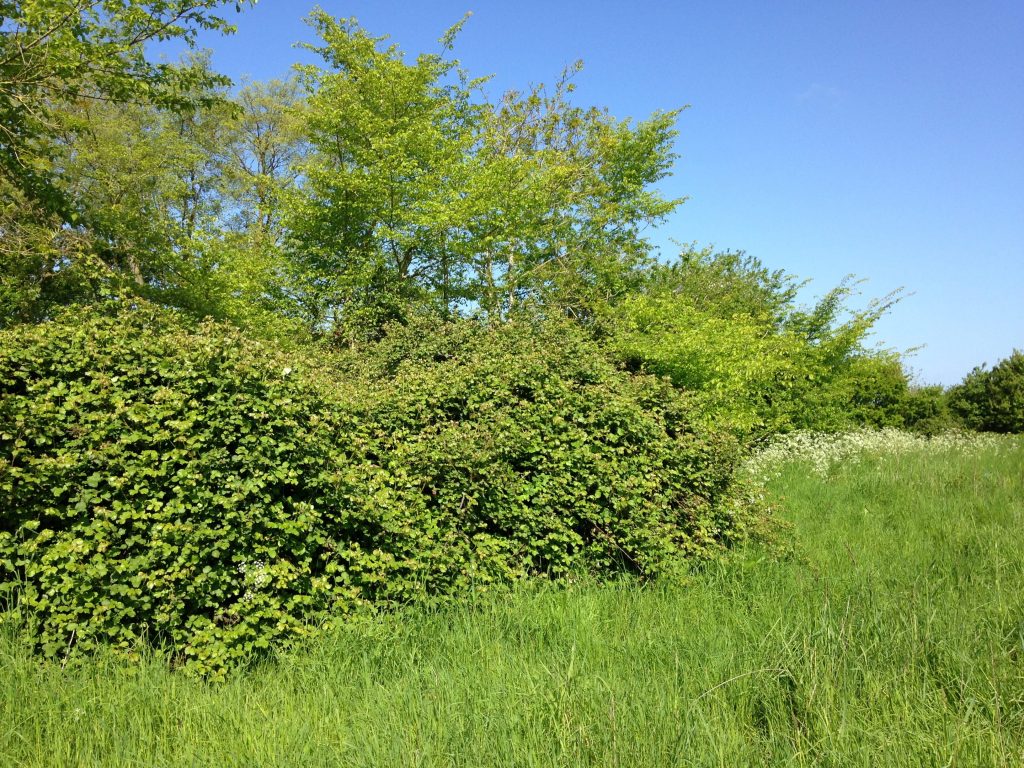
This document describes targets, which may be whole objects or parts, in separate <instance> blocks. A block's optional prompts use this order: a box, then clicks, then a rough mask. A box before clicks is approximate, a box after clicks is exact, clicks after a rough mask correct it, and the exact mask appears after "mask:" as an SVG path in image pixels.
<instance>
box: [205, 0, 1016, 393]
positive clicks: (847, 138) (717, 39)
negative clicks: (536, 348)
mask: <svg viewBox="0 0 1024 768" xmlns="http://www.w3.org/2000/svg"><path fill="white" fill-rule="evenodd" d="M311 7H312V4H310V5H307V4H306V3H305V2H302V1H301V0H300V1H299V2H296V1H295V0H260V2H259V4H258V5H257V6H256V7H255V8H253V9H250V10H246V11H245V12H243V13H242V14H241V15H238V16H235V15H234V13H233V12H232V13H231V15H232V17H233V18H235V19H236V20H237V24H238V33H237V34H236V35H235V36H233V37H230V38H219V37H204V38H202V40H201V45H203V46H206V47H209V48H211V49H213V51H214V59H213V60H214V64H215V66H216V67H217V68H218V69H219V70H220V71H222V72H224V73H226V74H228V75H229V76H231V77H233V78H235V79H236V80H237V79H240V78H242V77H243V76H250V77H252V78H254V79H266V78H270V77H278V76H282V75H284V74H286V73H287V71H288V69H289V67H290V66H291V64H293V63H294V62H295V61H297V60H299V59H300V58H305V59H307V60H308V58H309V54H307V53H305V52H303V51H299V50H296V49H294V48H293V47H292V44H293V43H295V42H296V41H300V40H306V41H309V40H311V34H310V31H309V29H308V28H307V27H306V26H305V25H304V24H303V22H302V17H303V16H304V15H305V14H306V12H307V11H308V10H309V9H310V8H311ZM321 7H323V8H324V9H325V10H327V11H328V12H330V13H332V14H335V15H338V16H355V17H357V18H358V19H359V21H360V22H361V24H362V25H363V26H364V27H365V28H366V29H367V30H369V31H370V32H372V33H374V34H389V35H391V37H392V39H393V40H394V41H395V42H397V43H399V45H400V46H401V47H402V48H403V49H404V50H405V51H406V52H407V53H410V54H415V53H419V52H421V51H424V50H429V51H436V50H437V49H438V48H437V45H436V40H437V38H438V37H439V36H440V35H441V33H442V32H443V31H444V30H445V29H446V28H447V27H448V26H450V25H451V24H453V23H454V22H456V21H458V20H459V19H460V18H461V17H462V15H463V14H464V13H465V12H466V11H472V12H473V14H474V15H473V17H472V18H471V19H470V21H469V22H468V23H467V25H466V27H465V29H464V31H463V33H462V35H461V36H460V38H459V41H458V44H457V46H456V55H457V57H458V58H459V59H460V60H461V61H462V63H463V64H464V65H465V66H466V67H467V68H468V69H469V71H470V72H471V73H472V74H474V75H483V74H493V75H494V76H495V77H494V80H493V81H492V83H491V85H490V89H491V90H492V91H493V92H494V93H495V94H497V93H499V92H500V91H502V90H505V89H507V88H522V87H524V86H526V85H528V84H530V83H537V82H550V81H551V80H553V79H554V78H555V77H556V76H557V75H558V74H559V72H560V71H561V69H562V68H563V66H565V65H566V64H569V63H571V62H572V61H574V60H576V59H583V61H584V62H585V64H586V68H585V69H584V71H583V73H582V75H580V76H579V77H578V79H577V83H578V90H577V95H578V97H579V101H580V102H581V103H586V104H597V105H601V106H607V107H608V108H609V109H610V110H611V112H612V113H613V114H614V115H616V116H618V117H627V116H632V117H644V116H646V115H648V114H649V113H650V112H652V111H654V110H657V109H672V108H675V107H678V106H681V105H684V104H688V105H690V108H689V109H688V110H686V111H685V112H684V113H683V114H682V116H681V117H680V120H679V131H680V136H679V139H678V143H677V151H678V153H679V155H680V159H679V161H678V162H677V166H676V169H675V173H674V175H673V177H672V178H671V179H670V180H668V181H667V182H665V183H664V185H663V186H664V190H665V192H666V193H667V194H668V195H671V196H683V195H685V196H687V197H689V200H688V202H687V203H686V204H685V205H683V206H682V208H681V209H680V210H679V212H678V213H677V214H676V215H675V216H674V217H673V218H672V220H671V221H670V222H668V223H667V224H665V225H664V226H663V227H661V228H660V229H659V230H658V232H657V233H656V234H655V236H654V238H653V239H654V241H655V242H657V243H659V244H664V245H665V246H666V248H665V250H666V251H667V252H669V253H670V252H671V251H672V250H673V249H672V246H671V245H670V242H671V241H672V240H677V241H682V242H693V241H696V242H697V243H698V244H702V245H703V244H714V245H715V246H717V247H718V248H720V249H733V250H745V251H747V252H748V253H750V254H752V255H754V256H757V257H758V258H760V259H761V260H762V261H764V262H765V263H766V264H768V265H769V266H771V267H774V268H783V269H786V270H787V271H789V272H792V273H795V274H797V275H799V276H801V277H805V278H811V279H812V281H813V282H812V284H811V291H812V293H808V295H807V298H808V299H810V298H811V297H812V296H813V295H814V294H816V293H821V292H824V291H825V290H827V289H828V288H830V287H832V286H833V285H834V284H836V283H837V282H838V281H839V280H840V279H841V278H842V277H843V276H844V275H846V274H848V273H854V274H856V275H858V276H859V277H864V278H867V279H868V281H867V283H866V284H865V285H864V286H863V291H864V297H865V298H868V297H870V296H881V295H884V294H885V293H887V292H889V291H890V290H892V289H895V288H899V287H904V288H906V290H907V291H910V292H912V293H913V295H912V296H910V297H908V298H906V299H904V300H903V302H901V303H900V304H899V305H897V306H896V307H895V309H894V310H893V311H892V312H891V314H890V316H889V317H887V318H886V319H884V320H883V321H882V322H881V323H880V325H879V326H878V331H877V334H876V339H877V340H878V341H879V342H882V343H884V344H885V345H886V346H891V347H895V348H897V349H899V350H905V349H907V348H909V347H915V346H918V345H925V346H924V348H923V349H922V350H920V351H919V352H918V353H917V354H916V355H915V356H913V357H912V358H910V365H911V367H912V368H913V369H914V370H915V371H916V372H917V373H918V378H919V380H920V381H922V382H925V383H944V384H951V383H955V382H956V381H958V380H959V379H960V378H962V376H963V375H964V374H965V373H967V372H968V371H969V370H970V369H971V368H972V367H973V366H975V365H977V364H979V363H982V362H986V361H987V362H988V363H989V364H991V363H994V362H995V361H996V360H998V359H1000V358H1002V357H1005V356H1007V355H1008V354H1009V353H1010V352H1011V350H1012V349H1013V348H1014V347H1017V348H1024V3H1022V2H1020V0H1005V1H1001V2H991V1H988V0H981V1H980V2H971V3H966V2H949V1H943V0H936V1H933V2H926V1H925V0H922V1H921V2H908V1H907V0H889V1H888V2H874V1H873V0H867V1H864V2H857V3H853V2H841V1H840V0H835V1H833V2H822V1H821V0H805V1H803V2H795V1H790V0H776V1H775V2H770V3H769V2H757V1H755V0H748V1H747V2H733V3H720V2H711V1H710V0H707V1H705V0H695V1H694V2H667V1H665V2H631V3H627V2H605V1H602V0H589V1H587V2H582V1H578V0H572V1H571V2H558V1H557V0H549V1H548V2H540V1H538V0H520V1H519V2H508V1H507V0H502V1H500V2H499V1H498V0H456V1H455V2H452V1H451V0H435V1H434V2H412V1H411V0H407V1H406V2H389V1H388V0H372V1H365V2H364V1H362V0H359V1H355V0H346V1H343V2H336V1H335V0H325V1H324V2H322V3H321Z"/></svg>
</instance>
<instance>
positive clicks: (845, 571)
mask: <svg viewBox="0 0 1024 768" xmlns="http://www.w3.org/2000/svg"><path fill="white" fill-rule="evenodd" d="M771 490H772V493H773V494H774V495H776V496H777V497H778V498H779V499H780V515H781V516H782V517H784V518H785V519H787V520H789V521H790V522H791V523H792V524H793V526H794V531H795V536H796V539H797V542H798V545H797V553H796V554H795V555H794V556H791V557H783V558H781V559H780V558H778V557H772V556H769V554H768V553H767V551H766V550H765V549H764V548H761V547H749V548H747V549H746V550H745V551H744V552H743V553H742V555H741V556H737V557H735V558H733V559H732V560H731V561H730V562H728V563H726V564H724V565H716V566H714V567H713V568H710V569H708V570H707V571H705V572H703V573H700V574H696V575H695V576H694V577H693V579H692V581H691V583H689V584H687V585H685V586H682V587H680V586H674V587H673V586H669V585H654V586H650V585H648V586H639V585H635V584H634V585H619V586H613V587H608V586H605V587H595V586H576V587H572V588H570V589H556V588H545V589H534V590H529V591H527V590H523V591H519V592H516V593H513V594H511V595H506V596H503V597H500V598H497V599H494V600H489V601H482V602H477V603H475V604H473V605H465V604H463V605H458V606H452V607H448V608H444V609H435V610H427V609H410V610H407V611H404V612H401V613H399V614H396V615H393V616H389V617H385V618H382V619H380V620H378V621H375V622H373V623H367V624H364V625H360V626H356V627H349V628H348V629H345V630H340V631H338V632H337V633H335V634H334V635H332V636H331V637H329V638H327V639H325V640H323V641H321V642H320V643H319V644H318V645H317V646H315V647H312V648H308V649H305V650H303V651H302V652H301V653H298V652H296V653H294V654H292V655H290V656H288V657H286V658H285V659H284V660H283V661H281V662H280V663H278V664H276V665H267V666H265V667H262V668H258V669H250V670H248V671H245V672H241V673H239V674H237V675H236V676H235V677H234V678H233V679H231V680H230V681H229V682H228V683H226V684H223V685H205V684H203V683H201V682H198V681H196V680H194V679H190V678H187V677H185V676H183V675H178V674H174V673H171V672H168V671H167V670H166V668H165V667H164V666H162V665H161V664H160V663H158V662H156V661H154V662H151V663H148V664H144V665H141V666H128V665H125V664H121V663H118V662H116V661H112V660H96V661H94V662H91V663H89V664H87V665H82V666H79V667H76V668H69V669H66V670H60V669H59V668H57V667H54V666H45V665H41V664H40V663H38V662H36V661H34V660H33V659H32V658H31V657H30V656H28V655H27V654H26V653H25V651H24V650H23V648H22V646H21V645H20V643H19V641H18V640H17V638H16V637H14V636H12V634H11V631H10V630H8V631H7V634H6V635H4V636H3V637H0V764H2V765H5V766H6V765H25V766H77V765H110V766H136V765H137V766H293V765H294V766H334V765H339V766H349V765H351V766H392V765H395V766H398V765H401V766H406V765H408V766H414V765H416V766H448V765H451V766H473V767H475V766H545V768H547V767H550V766H583V765H594V766H672V765H680V766H741V765H823V766H871V768H878V767H879V766H890V765H891V766H896V765H900V766H902V765H906V766H947V765H948V766H1004V765H1005V766H1016V765H1024V452H1022V451H1021V450H1019V449H1018V450H1016V451H1007V450H1004V451H997V450H985V451H981V452H978V453H973V454H972V453H965V454H959V453H956V452H949V451H946V452H932V453H931V454H929V453H927V452H917V453H910V454H907V455H903V456H900V457H889V458H871V459H868V460H865V461H863V462H860V463H850V464H846V465H844V466H842V467H840V468H839V469H838V470H837V471H836V472H835V473H834V474H833V476H832V477H831V478H830V479H829V480H827V481H823V480H821V479H819V478H817V477H815V476H813V475H811V474H809V473H808V472H807V471H806V470H803V469H801V468H799V467H790V468H789V469H788V470H787V471H786V472H784V473H783V474H782V476H781V477H779V478H778V479H777V480H775V481H773V483H772V486H771Z"/></svg>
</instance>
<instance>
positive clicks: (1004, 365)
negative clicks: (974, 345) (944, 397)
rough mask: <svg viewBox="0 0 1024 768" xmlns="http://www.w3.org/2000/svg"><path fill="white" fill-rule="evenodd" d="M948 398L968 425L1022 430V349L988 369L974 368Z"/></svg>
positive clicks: (992, 428)
mask: <svg viewBox="0 0 1024 768" xmlns="http://www.w3.org/2000/svg"><path fill="white" fill-rule="evenodd" d="M949 400H950V407H951V408H952V410H953V411H954V412H955V413H956V414H957V415H958V416H959V417H960V418H961V419H963V421H964V424H966V425H967V426H968V427H970V428H971V429H977V430H981V431H985V432H1004V433H1006V432H1010V433H1019V432H1024V352H1020V351H1019V350H1014V351H1013V353H1012V354H1011V355H1010V356H1009V357H1007V358H1006V359H1004V360H1000V361H999V362H998V363H997V364H996V365H995V366H994V367H993V368H992V369H991V370H989V369H987V368H986V367H985V366H984V365H982V366H979V367H977V368H975V369H974V370H973V371H971V372H970V373H969V374H967V376H966V377H964V380H963V381H962V382H961V383H960V384H958V385H957V386H956V387H953V389H952V390H950V393H949Z"/></svg>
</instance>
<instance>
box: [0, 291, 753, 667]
mask: <svg viewBox="0 0 1024 768" xmlns="http://www.w3.org/2000/svg"><path fill="white" fill-rule="evenodd" d="M0 394H2V399H0V403H2V404H0V507H2V508H3V509H4V510H5V515H4V517H3V520H2V522H0V582H2V583H3V584H4V586H5V588H6V589H8V590H10V589H13V594H14V605H15V606H16V608H17V610H18V611H19V612H20V613H21V614H22V616H23V618H24V619H26V620H29V621H30V622H32V623H34V624H35V626H36V628H37V632H36V637H37V638H38V642H39V646H40V648H41V649H42V651H43V652H44V653H45V654H46V655H49V656H51V657H62V656H64V655H65V654H67V653H69V652H71V653H78V652H81V651H88V650H90V649H93V648H94V647H96V646H97V645H99V644H109V645H112V646H114V647H116V648H118V649H120V651H121V652H123V653H126V654H129V655H131V654H134V653H136V652H137V651H138V650H139V649H140V648H141V647H142V646H143V645H144V644H153V645H156V646H158V647H163V648H166V649H168V650H169V651H170V652H171V653H172V654H173V656H174V658H175V659H176V660H177V661H178V662H179V663H183V664H185V665H186V666H188V667H190V668H191V669H193V670H195V671H197V672H200V673H206V674H220V673H222V672H223V670H224V669H225V668H227V667H228V666H230V665H231V664H233V663H235V662H237V661H238V660H240V659H242V658H245V657H247V656H250V655H252V654H255V653H259V652H261V650H262V649H263V648H267V647H269V646H274V645H277V644H280V643H283V642H288V641H290V640H293V639H295V638H298V637H301V636H303V635H304V634H306V633H308V632H309V631H311V629H312V628H313V627H314V626H315V625H316V624H318V623H321V622H324V621H327V620H329V619H330V618H331V617H338V616H344V615H345V614H346V613H347V612H350V611H353V610H356V609H358V608H360V607H361V606H366V605H369V604H389V603H395V602H403V601H408V600H413V599H423V598H426V597H429V596H431V595H443V594H451V593H456V592H465V591H467V590H471V589H475V588H481V587H485V586H487V585H489V584H493V583H505V582H508V581H510V580H514V579H518V578H522V577H526V576H531V575H534V576H536V575H542V576H548V577H561V576H565V575H567V574H571V573H573V572H575V571H580V570H585V571H589V572H592V573H595V574H598V575H608V574H610V573H613V572H615V571H619V570H622V569H627V570H631V571H635V572H637V573H640V574H643V575H647V576H653V575H663V574H673V573H678V572H679V570H680V569H681V568H684V567H685V560H686V558H692V557H701V556H709V555H712V554H713V553H714V552H716V551H718V550H719V549H720V548H721V547H722V546H724V545H728V544H730V543H732V542H734V541H736V540H737V539H738V538H740V537H741V536H742V535H743V530H744V526H745V514H746V512H745V511H744V509H743V508H742V507H741V506H740V505H739V504H738V503H737V502H736V501H735V500H734V499H735V498H736V497H735V496H734V495H733V488H732V483H731V477H732V471H733V467H734V466H735V464H736V458H737V446H736V444H735V442H734V441H733V440H732V439H731V438H730V437H728V436H724V435H721V434H715V433H712V432H709V431H707V430H706V429H705V428H698V427H696V426H695V425H694V424H693V423H692V418H691V417H692V410H691V408H690V406H689V401H688V400H687V399H686V397H685V396H683V395H681V394H680V393H678V392H677V391H676V390H674V389H673V388H672V387H671V386H670V385H668V384H667V383H664V382H662V381H660V380H656V379H654V378H651V377H646V376H631V375H629V374H626V373H622V372H620V371H617V370H616V369H615V368H614V367H613V366H612V365H611V364H610V363H608V362H606V361H605V360H604V359H603V358H602V357H601V355H600V354H598V350H597V348H596V347H595V346H594V345H593V344H592V343H590V342H587V341H585V340H584V339H583V338H581V336H580V334H579V333H578V332H574V331H573V330H572V329H571V328H570V327H568V326H564V325H544V324H540V325H538V324H518V323H510V324H507V325H503V326H502V327H500V328H498V329H488V328H485V327H483V326H481V325H478V324H475V323H472V322H468V321H462V322H459V323H450V324H440V325H439V324H429V328H428V327H426V326H425V325H424V324H423V323H419V324H413V325H412V326H410V327H408V328H400V329H394V330H393V331H392V333H390V334H389V335H388V336H387V337H386V339H385V340H384V341H383V342H382V343H380V344H379V345H377V346H375V347H372V348H367V349H362V350H357V351H355V352H352V353H347V354H342V355H340V356H335V357H332V358H329V359H327V360H325V359H323V358H322V357H321V359H320V360H314V359H313V358H311V357H308V356H303V355H300V354H297V353H288V354H285V353H282V352H279V351H275V350H274V349H273V348H271V347H268V346H267V345H265V344H260V343H257V342H253V341H250V340H246V339H245V338H244V337H243V336H242V335H240V334H239V333H238V332H236V331H233V330H230V329H227V328H225V327H223V326H220V325H216V324H212V323H206V324H200V325H193V326H191V327H183V326H182V325H181V323H180V321H179V320H178V318H176V317H174V316H172V315H170V314H169V313H167V312H163V311H155V310H137V311H133V312H122V313H119V314H114V315H105V314H100V313H95V312H75V313H70V314H67V315H65V316H63V317H61V318H59V319H58V320H56V321H53V322H48V323H45V324H41V325H36V326H19V327H16V328H14V329H11V330H7V331H3V332H2V334H0Z"/></svg>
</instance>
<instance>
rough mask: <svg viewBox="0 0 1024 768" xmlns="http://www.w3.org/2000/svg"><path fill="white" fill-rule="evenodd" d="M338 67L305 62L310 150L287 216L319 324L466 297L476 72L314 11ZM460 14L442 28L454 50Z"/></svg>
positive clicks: (329, 57)
mask: <svg viewBox="0 0 1024 768" xmlns="http://www.w3.org/2000/svg"><path fill="white" fill-rule="evenodd" d="M310 23H311V25H312V26H313V27H314V28H315V29H316V30H317V32H318V33H319V35H320V36H321V38H322V39H323V41H324V45H322V46H319V47H316V46H310V48H311V49H312V50H314V51H316V52H317V53H319V54H320V55H321V56H322V57H323V58H324V60H325V62H326V63H327V64H328V66H329V68H327V69H325V68H321V67H318V66H313V65H308V66H302V67H299V72H300V78H301V82H302V84H303V86H304V88H305V89H306V92H307V100H308V109H307V110H306V111H305V115H306V125H305V127H306V131H307V135H308V141H309V153H308V155H307V156H306V157H305V158H303V160H302V162H301V164H300V170H301V175H302V178H303V185H302V188H301V190H300V191H299V193H298V194H296V195H293V196H292V198H291V202H290V206H289V210H288V215H287V222H288V227H289V230H290V237H291V241H292V244H293V247H292V253H293V254H294V257H295V259H296V261H297V262H298V263H299V264H300V265H301V267H302V268H303V270H304V271H305V273H306V274H307V276H308V279H309V290H310V292H311V294H312V295H313V296H314V299H315V304H316V305H317V309H316V313H315V316H314V318H313V320H314V323H316V324H318V325H324V324H329V325H333V326H335V327H337V326H339V324H341V323H342V322H345V323H347V324H349V325H350V326H351V325H353V324H355V325H361V324H365V325H368V326H376V325H379V324H380V323H381V322H383V321H385V320H387V319H393V318H395V317H400V316H401V315H402V314H403V309H402V307H403V305H404V304H406V303H407V302H409V301H412V300H416V299H424V298H428V297H429V298H433V299H435V300H436V302H437V303H438V304H439V306H440V308H441V309H442V310H444V311H447V310H448V309H449V308H450V307H451V306H452V304H453V302H454V301H456V300H457V299H459V298H460V297H461V284H462V277H461V273H462V265H461V264H459V263H456V262H455V261H454V259H453V254H454V249H453V248H452V247H451V242H450V241H451V239H452V238H453V237H455V236H457V232H458V230H459V229H460V227H459V221H460V218H461V215H460V210H461V208H462V205H463V202H462V189H463V186H464V182H465V175H466V171H467V160H468V158H469V156H470V152H471V149H472V145H473V143H474V141H475V136H476V133H477V124H478V121H479V113H480V109H479V107H478V106H476V105H474V104H473V103H472V101H471V95H472V93H473V91H474V90H475V89H476V87H477V86H478V81H472V80H469V78H468V76H467V75H466V74H465V72H464V71H463V70H461V69H460V68H459V66H458V62H456V61H450V60H446V59H445V58H444V57H443V56H442V55H440V54H423V55H420V56H419V57H417V58H416V60H415V62H414V63H406V61H405V60H404V57H403V54H402V52H401V51H400V50H399V48H398V47H397V46H395V45H391V46H388V47H387V48H382V47H381V46H380V44H381V43H382V42H383V41H384V40H385V39H386V38H383V37H371V36H370V35H368V34H367V33H366V32H365V31H364V30H362V29H361V28H360V27H359V26H358V24H357V23H356V21H355V20H354V19H347V20H346V19H342V20H336V19H334V18H332V17H331V16H329V15H328V14H326V13H325V12H323V11H319V10H318V11H314V12H313V14H312V15H311V16H310ZM457 30H458V25H457V26H456V27H454V28H453V29H452V30H449V32H448V33H447V34H446V35H445V36H444V37H443V38H442V40H441V45H442V48H443V49H444V50H445V51H447V50H449V49H450V47H451V44H452V41H453V39H454V35H455V33H456V32H457Z"/></svg>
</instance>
